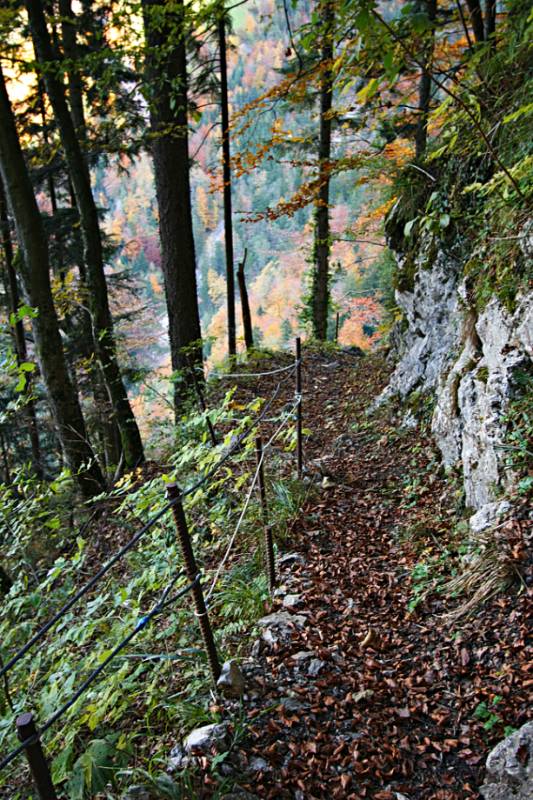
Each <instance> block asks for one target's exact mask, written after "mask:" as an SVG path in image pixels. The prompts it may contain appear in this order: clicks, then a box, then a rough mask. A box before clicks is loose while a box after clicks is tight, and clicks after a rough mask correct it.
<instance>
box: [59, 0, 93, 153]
mask: <svg viewBox="0 0 533 800" xmlns="http://www.w3.org/2000/svg"><path fill="white" fill-rule="evenodd" d="M59 13H60V15H61V41H62V43H63V53H64V55H65V58H66V59H67V63H68V68H67V75H68V99H69V106H70V113H71V116H72V121H73V122H74V127H75V129H76V133H77V134H78V138H79V139H80V140H81V141H84V140H85V138H86V133H87V131H86V127H85V114H84V111H83V84H82V80H81V76H80V71H79V69H78V66H77V59H78V45H77V42H76V17H75V15H74V13H73V11H72V6H71V2H70V0H59Z"/></svg>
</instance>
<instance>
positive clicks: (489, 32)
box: [485, 0, 497, 44]
mask: <svg viewBox="0 0 533 800" xmlns="http://www.w3.org/2000/svg"><path fill="white" fill-rule="evenodd" d="M496 7H497V0H487V6H486V9H485V37H486V38H487V39H489V37H490V36H493V35H494V34H495V33H496V11H497V8H496ZM494 44H495V42H494Z"/></svg>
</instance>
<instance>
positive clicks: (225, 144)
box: [218, 4, 237, 356]
mask: <svg viewBox="0 0 533 800" xmlns="http://www.w3.org/2000/svg"><path fill="white" fill-rule="evenodd" d="M218 48H219V52H220V105H221V118H222V180H223V183H224V190H223V195H224V237H225V242H226V298H227V301H226V302H227V311H228V353H229V355H230V356H234V355H235V354H236V352H237V334H236V324H235V280H234V255H233V214H232V208H231V148H230V132H229V103H228V64H227V58H226V19H225V10H224V5H223V4H222V10H221V12H220V18H219V20H218Z"/></svg>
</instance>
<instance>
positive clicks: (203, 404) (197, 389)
mask: <svg viewBox="0 0 533 800" xmlns="http://www.w3.org/2000/svg"><path fill="white" fill-rule="evenodd" d="M187 366H188V367H189V372H190V373H191V377H192V382H193V384H194V391H195V392H196V396H197V397H198V403H199V405H200V408H201V410H202V411H204V412H205V419H206V423H207V430H208V431H209V436H210V438H211V443H212V445H213V447H216V446H217V444H218V439H217V435H216V433H215V429H214V427H213V423H212V422H211V420H210V419H209V414H208V413H207V403H206V402H205V397H204V393H203V391H202V387H201V386H200V383H199V381H198V378H197V376H196V370H195V368H194V362H193V361H191V359H190V358H189V356H187Z"/></svg>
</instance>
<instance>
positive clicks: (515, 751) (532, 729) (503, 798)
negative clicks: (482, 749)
mask: <svg viewBox="0 0 533 800" xmlns="http://www.w3.org/2000/svg"><path fill="white" fill-rule="evenodd" d="M480 793H481V795H482V797H483V798H484V800H530V798H531V797H533V722H528V723H526V724H525V725H523V726H522V727H521V728H520V730H518V731H515V733H512V734H511V735H510V736H508V737H507V738H506V739H504V740H503V741H502V742H500V743H499V744H498V745H496V747H495V748H494V750H492V751H491V753H490V754H489V757H488V758H487V774H486V777H485V783H484V784H483V786H482V787H481V788H480Z"/></svg>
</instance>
